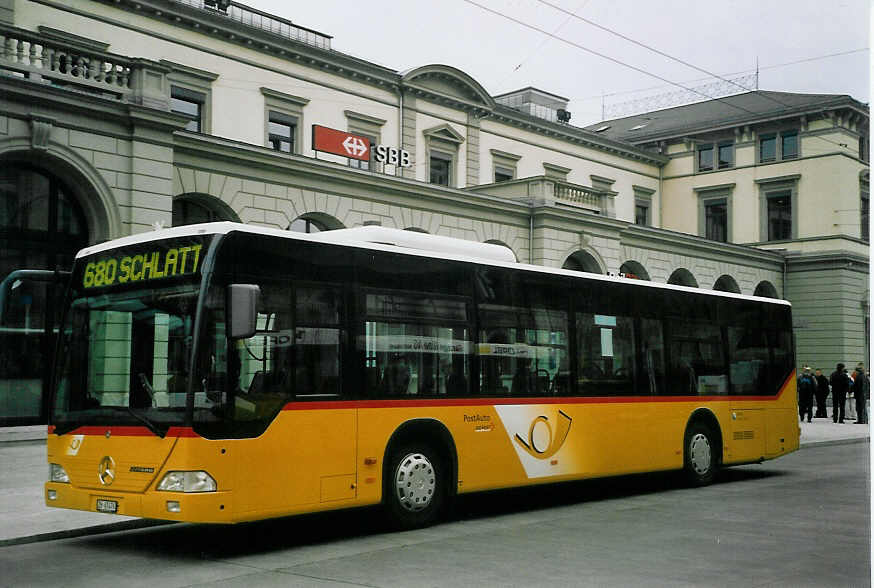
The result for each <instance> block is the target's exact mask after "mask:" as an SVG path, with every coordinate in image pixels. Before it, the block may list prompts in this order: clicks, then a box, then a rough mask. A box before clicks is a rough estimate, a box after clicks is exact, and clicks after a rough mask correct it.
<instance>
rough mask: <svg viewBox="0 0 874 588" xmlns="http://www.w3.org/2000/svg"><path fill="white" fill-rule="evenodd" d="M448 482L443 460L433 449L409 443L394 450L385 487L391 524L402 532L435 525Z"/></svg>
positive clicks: (387, 471)
mask: <svg viewBox="0 0 874 588" xmlns="http://www.w3.org/2000/svg"><path fill="white" fill-rule="evenodd" d="M446 479H447V478H446V473H445V469H444V466H443V461H442V460H441V458H440V455H439V454H438V453H437V452H436V451H434V449H432V448H431V447H430V446H428V445H424V444H409V445H404V446H401V447H398V448H397V449H396V450H395V451H393V452H392V454H391V458H390V460H389V464H388V468H387V470H386V479H385V486H384V488H385V501H386V507H387V509H388V514H389V517H390V518H391V521H392V523H393V524H394V525H395V526H397V527H399V528H401V529H414V528H418V527H424V526H427V525H429V524H431V523H433V522H434V521H435V520H436V519H437V516H438V515H439V514H440V510H441V507H442V506H443V501H444V497H445V492H446V490H445V489H446Z"/></svg>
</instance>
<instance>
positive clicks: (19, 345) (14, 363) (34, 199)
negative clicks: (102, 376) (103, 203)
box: [0, 161, 88, 426]
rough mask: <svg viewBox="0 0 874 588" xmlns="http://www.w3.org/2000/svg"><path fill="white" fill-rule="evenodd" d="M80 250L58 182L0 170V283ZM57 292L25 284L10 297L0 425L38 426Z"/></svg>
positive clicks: (83, 229) (80, 220) (72, 205)
mask: <svg viewBox="0 0 874 588" xmlns="http://www.w3.org/2000/svg"><path fill="white" fill-rule="evenodd" d="M87 245H88V223H87V221H86V218H85V214H84V212H83V210H82V207H81V206H80V205H79V201H78V200H77V199H76V196H75V195H74V193H73V191H72V190H71V189H70V187H69V185H68V184H67V183H65V182H64V180H63V179H62V178H60V177H58V176H55V175H54V174H52V173H51V172H49V171H47V170H44V169H42V168H39V167H36V166H33V165H30V164H26V163H18V162H12V161H4V162H3V164H2V165H0V252H2V254H0V279H2V278H5V277H6V276H7V275H8V274H9V272H11V271H13V270H17V269H50V270H52V269H56V268H59V269H62V270H68V269H70V267H71V265H72V263H73V258H74V257H75V255H76V252H77V251H79V249H82V248H83V247H85V246H87ZM61 294H62V292H61V289H60V288H53V287H51V286H50V285H49V284H47V283H35V282H27V281H25V282H22V283H21V284H20V285H19V286H18V287H16V288H15V289H14V290H12V292H11V293H10V297H9V300H8V306H7V309H8V311H7V315H6V317H5V322H4V324H3V327H4V329H3V331H2V332H0V426H8V425H25V424H37V423H45V422H46V412H45V402H46V399H47V395H46V394H45V393H44V385H47V381H44V379H45V375H46V369H45V368H46V366H47V365H50V364H51V361H52V350H53V348H54V344H53V341H54V324H55V321H56V320H57V319H56V316H57V305H58V302H59V297H60V295H61ZM13 382H14V385H10V384H12V383H13ZM13 391H14V398H10V397H6V395H7V394H12V393H13Z"/></svg>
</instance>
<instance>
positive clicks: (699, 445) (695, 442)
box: [689, 433, 711, 475]
mask: <svg viewBox="0 0 874 588" xmlns="http://www.w3.org/2000/svg"><path fill="white" fill-rule="evenodd" d="M689 455H690V457H691V459H690V460H689V461H690V462H691V464H692V469H694V470H695V473H696V474H698V475H704V474H706V473H707V472H708V471H710V461H711V451H710V440H709V439H707V436H706V435H702V434H701V433H698V434H696V435H695V436H694V437H692V442H691V443H690V444H689Z"/></svg>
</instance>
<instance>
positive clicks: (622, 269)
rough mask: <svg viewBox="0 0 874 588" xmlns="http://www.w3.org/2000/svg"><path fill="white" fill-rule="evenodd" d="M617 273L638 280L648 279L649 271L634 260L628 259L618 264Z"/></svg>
mask: <svg viewBox="0 0 874 588" xmlns="http://www.w3.org/2000/svg"><path fill="white" fill-rule="evenodd" d="M619 273H620V274H623V275H624V276H625V277H626V278H636V279H638V280H649V272H647V271H646V268H645V267H643V266H642V265H641V264H639V263H638V262H636V261H631V260H628V261H626V262H625V263H623V264H622V265H620V266H619Z"/></svg>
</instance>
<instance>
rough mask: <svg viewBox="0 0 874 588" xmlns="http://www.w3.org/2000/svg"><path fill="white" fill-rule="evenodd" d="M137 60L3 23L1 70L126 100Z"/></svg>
mask: <svg viewBox="0 0 874 588" xmlns="http://www.w3.org/2000/svg"><path fill="white" fill-rule="evenodd" d="M133 64H134V61H133V60H131V59H129V58H126V57H121V56H118V55H111V54H109V53H98V52H89V51H87V50H84V49H77V48H73V47H70V46H69V45H68V44H65V43H63V42H60V41H55V40H52V39H49V38H47V37H46V36H44V35H41V34H39V33H34V32H31V31H26V30H23V29H18V28H14V27H10V26H6V25H0V72H2V73H5V74H6V75H14V76H18V77H23V78H26V79H29V80H31V81H35V82H40V81H41V82H43V83H46V84H51V85H55V86H73V87H75V88H76V89H78V90H80V91H84V92H90V93H96V94H100V95H104V96H107V97H114V98H117V99H119V100H122V99H124V98H126V97H127V95H129V94H130V93H131V91H132V88H131V74H132V67H133Z"/></svg>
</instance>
